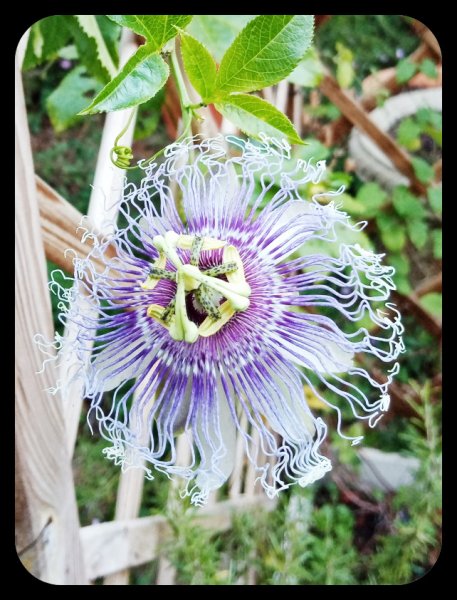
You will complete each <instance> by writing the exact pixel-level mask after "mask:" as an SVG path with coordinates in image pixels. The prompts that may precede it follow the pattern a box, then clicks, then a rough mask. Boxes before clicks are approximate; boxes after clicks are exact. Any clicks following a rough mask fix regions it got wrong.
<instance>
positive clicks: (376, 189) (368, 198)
mask: <svg viewBox="0 0 457 600" xmlns="http://www.w3.org/2000/svg"><path fill="white" fill-rule="evenodd" d="M386 199H387V193H386V192H385V191H384V190H383V189H382V187H381V186H380V185H379V184H378V183H375V182H370V183H364V184H363V185H362V186H361V187H360V188H359V191H358V192H357V195H356V200H357V202H359V203H360V204H362V205H363V207H364V209H363V216H364V217H367V218H372V217H375V216H376V215H377V214H378V213H379V211H380V210H381V207H382V206H383V204H384V203H385V201H386ZM361 216H362V215H361Z"/></svg>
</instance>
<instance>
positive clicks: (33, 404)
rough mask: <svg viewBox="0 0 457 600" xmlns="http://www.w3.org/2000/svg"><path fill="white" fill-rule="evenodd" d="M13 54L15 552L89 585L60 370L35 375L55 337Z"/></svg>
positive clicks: (49, 577)
mask: <svg viewBox="0 0 457 600" xmlns="http://www.w3.org/2000/svg"><path fill="white" fill-rule="evenodd" d="M24 45H25V39H24V38H22V40H21V42H20V43H19V47H18V52H17V57H16V83H15V95H16V118H15V133H16V217H15V227H16V242H15V255H16V275H15V281H16V303H15V312H16V361H15V362H16V365H15V367H16V498H17V504H16V532H17V533H16V548H17V552H18V555H19V558H20V560H21V561H22V564H23V565H24V566H25V568H26V569H27V570H28V571H29V572H30V573H32V574H33V575H34V576H35V577H37V578H38V579H41V580H42V581H46V582H48V583H53V584H62V585H70V584H84V583H86V579H85V576H84V567H83V560H82V554H81V548H80V541H79V522H78V514H77V509H76V501H75V491H74V486H73V474H72V469H71V462H70V457H69V455H68V452H67V450H66V431H65V426H64V421H63V417H62V406H61V404H60V401H59V399H58V398H56V397H52V396H50V395H49V394H48V393H47V392H46V391H44V388H48V387H51V386H53V385H55V379H56V376H55V372H53V370H52V369H47V370H46V373H44V375H37V371H38V370H39V369H40V362H41V357H39V352H38V350H37V347H36V345H35V343H34V341H33V338H34V335H35V333H42V334H43V335H44V336H46V337H47V338H49V339H52V337H53V326H52V320H51V304H50V300H49V292H48V289H47V283H46V282H47V273H46V263H45V257H44V250H43V240H42V237H41V231H40V216H39V213H38V204H37V197H36V187H35V185H36V184H35V175H34V169H33V160H32V152H31V148H30V135H29V130H28V124H27V116H26V110H25V101H24V93H23V88H22V80H21V72H20V65H21V60H20V57H21V55H22V51H23V48H24Z"/></svg>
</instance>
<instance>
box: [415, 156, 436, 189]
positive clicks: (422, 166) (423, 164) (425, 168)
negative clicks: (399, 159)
mask: <svg viewBox="0 0 457 600" xmlns="http://www.w3.org/2000/svg"><path fill="white" fill-rule="evenodd" d="M411 162H412V164H413V168H414V173H415V174H416V177H417V178H418V179H419V181H421V182H422V183H429V182H430V181H432V179H433V178H434V176H435V171H434V170H433V167H432V165H429V164H428V162H427V161H426V160H424V159H423V158H419V157H417V156H415V157H413V158H412V159H411Z"/></svg>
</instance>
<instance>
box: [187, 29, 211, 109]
mask: <svg viewBox="0 0 457 600" xmlns="http://www.w3.org/2000/svg"><path fill="white" fill-rule="evenodd" d="M181 52H182V58H183V63H184V68H185V69H186V73H187V75H188V77H189V80H190V82H191V84H192V85H193V86H194V88H195V89H196V90H197V92H198V93H199V94H200V96H201V98H202V100H203V102H207V101H208V99H209V98H211V96H212V95H213V92H214V89H215V86H216V77H217V70H216V63H215V61H214V59H213V57H212V56H211V54H210V53H209V51H208V50H207V49H206V48H205V46H204V45H203V44H202V43H201V42H199V41H198V40H196V39H195V38H193V37H192V36H191V35H189V34H187V33H185V32H182V33H181Z"/></svg>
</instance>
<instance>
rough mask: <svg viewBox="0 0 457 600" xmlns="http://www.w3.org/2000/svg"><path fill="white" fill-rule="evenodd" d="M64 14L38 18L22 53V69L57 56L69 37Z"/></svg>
mask: <svg viewBox="0 0 457 600" xmlns="http://www.w3.org/2000/svg"><path fill="white" fill-rule="evenodd" d="M70 35H71V34H70V31H69V30H68V28H67V26H66V20H65V16H64V15H55V16H52V17H46V18H44V19H40V20H39V21H37V22H36V23H34V24H33V25H32V27H31V29H30V35H29V39H28V41H27V47H26V50H25V55H24V63H23V66H22V68H23V69H24V71H26V70H28V69H31V68H33V67H36V66H38V65H41V64H42V63H44V62H46V61H48V60H51V59H53V58H55V57H56V56H57V52H58V51H59V50H60V48H62V47H63V46H65V45H66V44H67V43H68V41H69V39H70Z"/></svg>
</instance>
